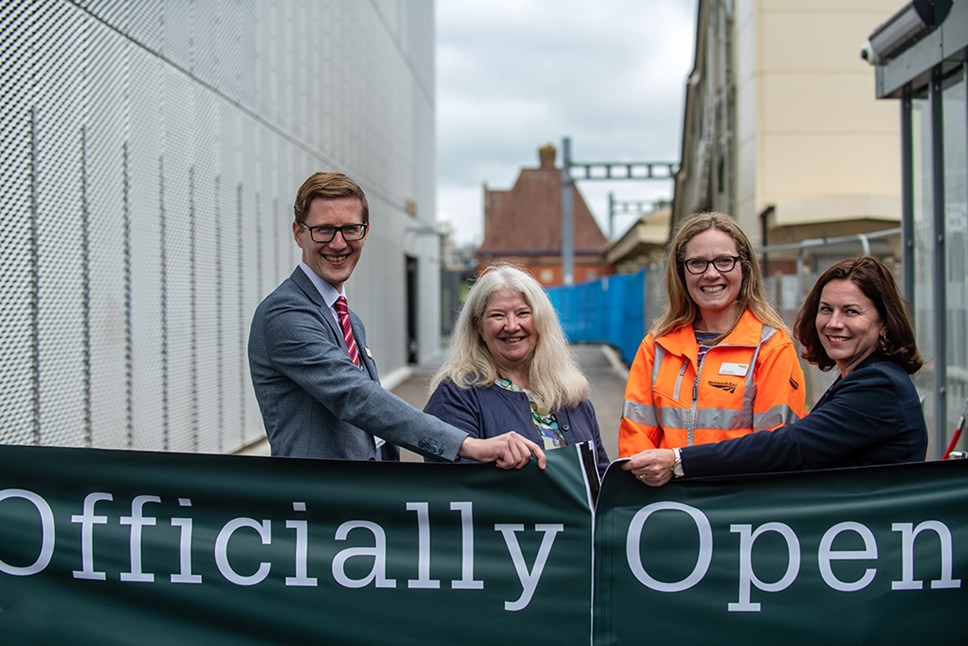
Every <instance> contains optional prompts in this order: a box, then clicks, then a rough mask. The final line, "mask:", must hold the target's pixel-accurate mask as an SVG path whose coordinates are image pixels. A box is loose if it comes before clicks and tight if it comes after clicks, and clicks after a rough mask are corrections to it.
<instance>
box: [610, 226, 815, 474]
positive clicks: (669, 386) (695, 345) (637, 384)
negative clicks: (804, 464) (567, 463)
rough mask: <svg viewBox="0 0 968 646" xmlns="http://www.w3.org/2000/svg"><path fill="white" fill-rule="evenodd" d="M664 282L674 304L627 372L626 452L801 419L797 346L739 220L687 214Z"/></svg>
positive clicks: (622, 442)
mask: <svg viewBox="0 0 968 646" xmlns="http://www.w3.org/2000/svg"><path fill="white" fill-rule="evenodd" d="M665 285H666V293H667V295H668V298H669V301H668V307H667V308H666V310H665V312H664V313H663V315H662V316H661V317H660V318H659V319H658V320H657V321H656V322H655V324H654V325H653V327H652V330H651V331H650V332H649V334H648V335H647V336H646V337H645V339H643V341H642V343H641V344H640V345H639V349H638V352H637V353H636V355H635V360H634V361H633V362H632V367H631V369H630V370H629V377H628V383H627V384H626V387H625V410H624V414H623V415H622V420H621V424H620V426H619V438H618V452H619V455H620V456H621V457H628V456H631V455H634V454H636V453H638V452H639V451H643V450H645V449H655V448H666V449H673V448H679V447H684V446H693V445H696V444H709V443H712V442H720V441H722V440H728V439H732V438H734V437H742V436H743V435H747V434H749V433H753V432H757V431H771V430H773V429H775V428H777V427H780V426H783V425H785V424H790V423H791V422H795V421H797V420H798V419H800V418H801V417H803V415H804V400H805V396H804V380H803V369H802V368H801V367H800V361H799V360H798V359H797V350H796V346H795V345H794V344H793V339H792V338H791V337H790V334H789V333H788V332H787V329H786V325H784V323H783V320H782V319H781V318H780V315H779V314H777V313H776V311H775V310H774V309H773V307H772V306H771V305H770V303H769V301H768V300H767V298H766V294H765V293H764V289H763V279H762V277H761V274H760V265H759V261H758V260H757V258H756V255H755V253H754V252H753V246H752V245H751V244H750V241H749V238H747V237H746V234H745V233H743V230H742V229H741V228H740V227H739V225H738V224H737V223H736V220H734V219H733V218H732V217H730V216H729V215H727V214H725V213H716V212H710V213H700V214H698V215H695V216H693V217H691V218H689V219H688V220H686V221H685V222H684V223H683V224H682V226H680V227H679V229H678V230H677V231H676V234H675V236H673V238H672V241H671V243H670V245H669V256H668V261H667V263H666V271H665Z"/></svg>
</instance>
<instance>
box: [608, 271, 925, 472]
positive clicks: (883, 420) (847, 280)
mask: <svg viewBox="0 0 968 646" xmlns="http://www.w3.org/2000/svg"><path fill="white" fill-rule="evenodd" d="M906 312H907V310H906V308H905V304H904V301H903V299H902V298H901V295H900V293H899V292H898V289H897V285H896V284H895V282H894V278H893V276H892V275H891V272H890V271H889V270H888V269H887V267H885V266H884V265H883V264H881V263H880V261H878V260H877V259H875V258H872V257H870V256H861V257H859V258H851V259H848V260H843V261H841V262H839V263H837V264H836V265H834V266H833V267H831V268H830V269H828V270H827V271H825V272H824V273H823V275H822V276H821V277H820V279H819V280H818V281H817V283H816V285H814V287H813V289H812V290H811V292H810V294H809V295H808V296H807V299H806V301H805V302H804V304H803V307H802V308H801V310H800V313H799V315H798V316H797V321H796V325H795V331H796V335H797V338H798V339H799V340H800V343H802V344H803V346H804V348H805V349H804V351H803V353H802V356H803V357H804V358H805V359H807V360H808V361H810V362H811V363H814V364H816V365H817V366H818V367H819V368H820V369H821V370H829V369H830V368H832V367H834V366H837V369H838V370H839V371H840V376H839V377H837V379H836V381H834V383H833V384H832V385H831V386H830V388H828V389H827V392H825V393H824V394H823V396H822V397H821V398H820V400H819V401H818V402H817V403H816V405H815V406H814V407H813V409H812V410H811V411H810V414H809V415H807V416H806V417H804V418H803V419H802V420H800V421H799V422H795V423H793V424H790V425H788V426H784V427H783V428H780V429H777V430H775V431H773V432H772V433H754V434H752V435H747V436H745V437H741V438H738V439H734V440H728V441H725V442H720V443H719V444H708V445H703V446H695V447H687V448H683V449H676V450H675V451H672V450H667V449H656V450H651V451H643V452H641V453H638V454H637V455H635V456H633V457H632V458H631V459H630V460H629V461H628V462H626V463H625V464H623V465H622V468H623V469H625V470H626V471H631V472H632V473H634V474H635V475H636V476H637V477H638V478H639V479H640V480H642V481H643V482H644V483H646V484H648V485H651V486H661V485H663V484H665V483H666V482H668V481H669V480H670V479H671V478H673V477H683V476H689V477H693V476H709V475H725V474H736V473H756V472H766V471H796V470H803V469H823V468H836V467H852V466H867V465H874V464H891V463H898V462H916V461H921V460H924V456H925V451H926V450H927V443H928V432H927V425H926V424H925V422H924V414H923V412H922V410H921V403H920V399H919V397H918V393H917V390H916V389H915V388H914V384H913V383H912V381H911V378H910V375H911V374H913V373H915V372H917V371H918V370H919V369H920V368H921V366H922V364H923V361H922V359H921V356H920V354H919V353H918V349H917V344H916V342H915V339H914V329H913V327H912V326H911V322H910V320H909V319H908V317H907V314H906Z"/></svg>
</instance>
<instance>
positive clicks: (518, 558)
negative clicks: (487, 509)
mask: <svg viewBox="0 0 968 646" xmlns="http://www.w3.org/2000/svg"><path fill="white" fill-rule="evenodd" d="M564 530H565V526H564V525H562V524H560V523H553V524H537V525H535V526H534V531H536V532H544V536H543V537H542V538H541V545H540V546H539V547H538V555H537V556H536V557H535V559H534V568H532V569H531V571H530V572H529V571H528V565H527V563H525V561H524V554H522V553H521V546H520V545H518V537H517V532H523V531H524V525H513V524H497V525H494V531H496V532H501V535H502V536H504V542H505V543H506V544H507V546H508V553H509V554H510V555H511V562H512V563H513V564H514V570H515V572H517V573H518V580H519V581H520V582H521V588H522V590H521V596H520V597H518V600H517V601H506V602H505V603H504V609H505V610H508V611H511V612H514V611H517V610H523V609H525V608H527V607H528V604H529V603H531V597H532V596H533V595H534V591H535V589H536V588H537V587H538V581H540V580H541V573H542V572H544V567H545V563H547V561H548V555H549V554H550V553H551V546H552V545H553V544H554V542H555V537H556V536H557V535H558V532H563V531H564Z"/></svg>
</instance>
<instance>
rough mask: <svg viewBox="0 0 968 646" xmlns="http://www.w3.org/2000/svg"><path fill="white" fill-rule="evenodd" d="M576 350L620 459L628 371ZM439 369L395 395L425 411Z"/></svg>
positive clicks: (614, 359) (429, 369)
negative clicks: (619, 439)
mask: <svg viewBox="0 0 968 646" xmlns="http://www.w3.org/2000/svg"><path fill="white" fill-rule="evenodd" d="M571 348H572V351H573V352H574V353H575V356H576V357H577V359H578V362H579V364H580V365H581V368H582V370H584V371H585V374H586V375H587V376H588V381H589V384H590V385H591V390H590V392H589V399H591V401H592V404H594V406H595V413H596V414H597V416H598V425H599V427H600V428H601V431H602V442H603V443H604V445H605V450H606V451H608V457H609V458H611V459H613V460H614V459H615V458H617V457H618V423H619V420H620V419H621V418H622V408H623V406H624V403H625V381H626V379H627V378H628V369H627V368H626V367H625V366H624V365H623V364H622V362H621V360H620V359H619V358H618V354H617V353H616V352H615V351H614V350H613V349H612V348H610V347H608V346H605V345H586V344H580V345H573V346H571ZM436 369H437V364H432V365H426V366H417V367H415V368H414V370H413V373H412V374H411V375H410V377H409V378H407V379H405V380H403V381H402V382H401V383H400V385H398V386H397V387H396V388H394V389H393V393H394V394H395V395H397V396H398V397H400V398H401V399H404V400H406V401H407V402H409V403H410V404H411V405H413V406H416V407H417V408H423V407H424V404H426V403H427V398H428V397H429V396H430V393H429V392H428V391H427V385H428V384H429V383H430V377H431V376H432V375H433V372H434V371H435V370H436ZM241 453H245V454H249V455H268V454H269V444H268V442H265V441H263V442H259V443H258V444H256V445H254V446H251V447H249V448H247V449H245V450H244V451H241ZM401 459H402V460H405V461H409V462H422V461H423V459H422V458H421V457H420V456H419V455H416V454H414V453H411V452H410V451H407V450H403V451H401Z"/></svg>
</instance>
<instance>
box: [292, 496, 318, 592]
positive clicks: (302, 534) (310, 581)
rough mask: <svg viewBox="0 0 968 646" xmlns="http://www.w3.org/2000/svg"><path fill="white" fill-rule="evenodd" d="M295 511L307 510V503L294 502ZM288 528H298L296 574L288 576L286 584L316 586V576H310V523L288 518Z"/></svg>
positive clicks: (293, 508)
mask: <svg viewBox="0 0 968 646" xmlns="http://www.w3.org/2000/svg"><path fill="white" fill-rule="evenodd" d="M292 510H293V511H306V503H304V502H294V503H292ZM286 529H294V530H296V555H295V556H296V576H287V577H286V585H292V586H307V587H316V585H317V581H316V577H314V576H309V574H308V571H307V568H308V563H309V524H308V523H307V522H306V521H305V520H287V521H286Z"/></svg>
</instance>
